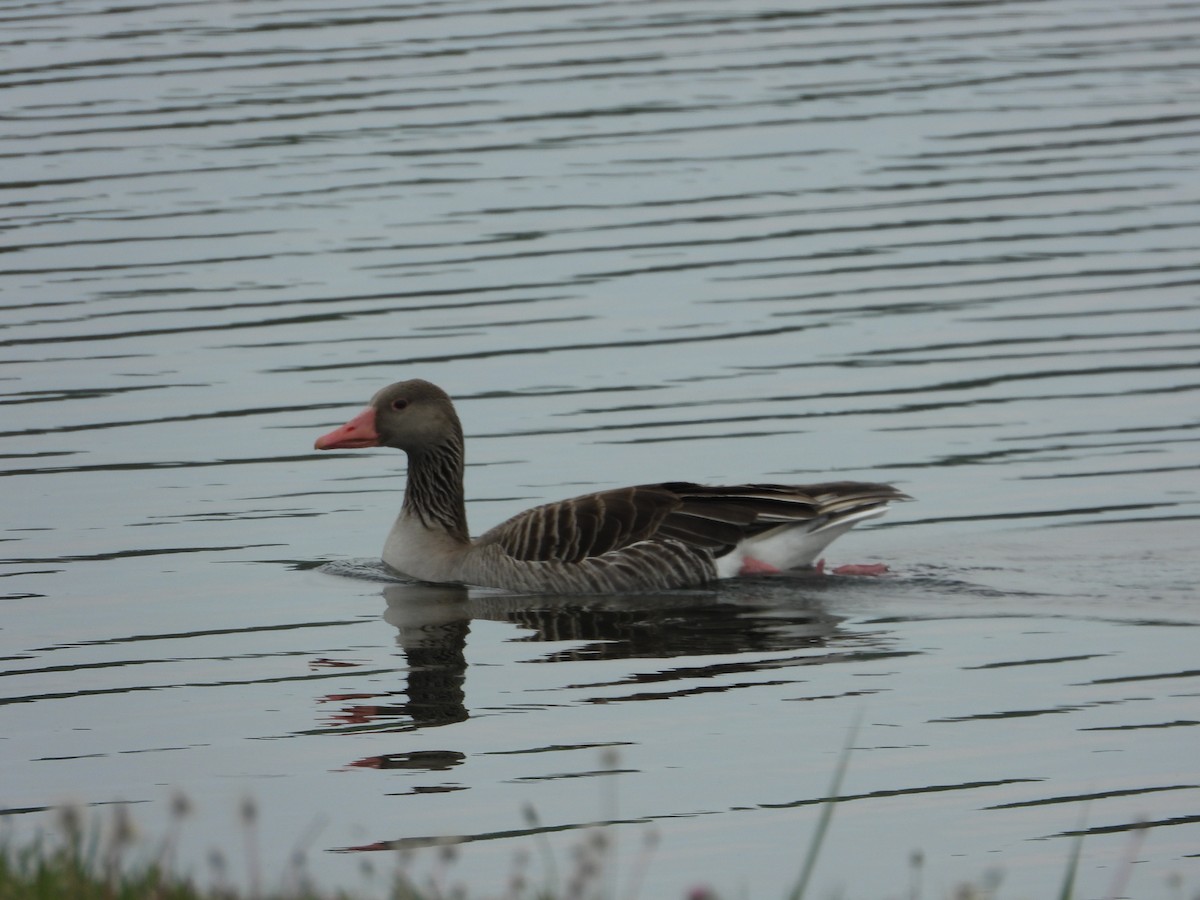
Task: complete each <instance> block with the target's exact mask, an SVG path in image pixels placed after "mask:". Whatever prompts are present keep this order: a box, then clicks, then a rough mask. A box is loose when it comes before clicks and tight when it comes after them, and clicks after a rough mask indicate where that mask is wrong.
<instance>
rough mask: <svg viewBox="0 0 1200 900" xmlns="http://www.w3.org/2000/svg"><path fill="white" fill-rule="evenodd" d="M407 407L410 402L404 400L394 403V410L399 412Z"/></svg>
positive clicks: (394, 401)
mask: <svg viewBox="0 0 1200 900" xmlns="http://www.w3.org/2000/svg"><path fill="white" fill-rule="evenodd" d="M406 406H408V401H407V400H405V399H403V398H401V399H399V400H393V401H392V409H394V410H397V411H399V410H402V409H404V408H405V407H406Z"/></svg>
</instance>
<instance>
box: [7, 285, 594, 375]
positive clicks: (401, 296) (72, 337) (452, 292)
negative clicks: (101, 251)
mask: <svg viewBox="0 0 1200 900" xmlns="http://www.w3.org/2000/svg"><path fill="white" fill-rule="evenodd" d="M583 283H585V282H583V281H582V280H581V279H571V280H570V281H569V282H567V281H557V282H556V281H551V282H535V283H530V284H505V285H496V286H490V287H488V286H482V287H475V288H472V287H466V288H445V289H438V288H431V289H429V290H428V291H402V292H397V291H388V292H386V293H381V294H355V295H350V296H345V297H338V296H332V297H304V298H295V299H287V300H269V301H257V302H247V303H222V304H202V305H195V306H187V307H181V308H179V310H178V311H179V312H182V313H197V312H222V311H225V310H242V309H254V308H276V307H284V308H290V307H293V306H308V305H320V306H325V305H329V306H336V305H337V304H341V303H355V302H371V301H379V302H380V303H388V304H389V305H388V306H386V307H383V308H381V309H357V310H349V311H337V310H331V311H327V312H314V313H306V314H304V315H300V316H287V317H277V318H264V319H255V320H251V321H247V322H215V323H202V324H197V325H191V326H188V325H184V326H175V327H172V328H148V329H139V330H130V331H113V332H102V333H100V334H66V335H58V336H55V337H30V338H10V339H7V340H3V341H0V347H13V346H23V345H27V344H47V343H54V342H57V341H69V342H86V341H92V340H98V341H106V340H118V339H124V338H131V337H157V336H159V335H163V334H179V333H185V332H189V331H228V330H235V329H241V328H253V327H256V326H270V325H274V324H280V323H284V324H286V323H301V324H311V323H314V322H325V321H330V318H329V317H331V316H332V317H334V318H341V319H354V318H359V317H361V316H372V315H388V314H391V313H397V312H416V311H422V310H427V309H431V308H437V309H438V310H439V311H440V310H445V309H472V308H477V307H493V306H532V305H534V304H538V303H555V302H560V301H563V300H569V299H573V295H570V294H557V295H550V296H542V297H535V296H523V297H505V298H500V299H495V300H463V301H459V302H457V303H447V302H444V301H442V300H440V299H438V300H435V299H434V298H442V297H450V296H459V295H471V294H477V293H479V294H482V293H502V292H507V291H521V290H537V289H540V288H547V287H557V288H562V287H566V286H568V285H569V286H571V287H578V286H579V285H581V284H583ZM162 293H165V294H166V295H167V296H171V295H173V294H174V293H175V292H174V291H173V290H171V289H169V288H168V289H164V291H163V292H162ZM415 298H421V299H424V300H426V301H427V302H425V303H422V304H408V305H405V306H397V305H395V302H396V301H397V300H405V299H415ZM104 299H105V300H107V299H110V298H104ZM111 299H125V298H122V297H116V298H111ZM169 312H170V309H158V310H146V311H144V313H143V312H142V311H138V312H137V313H134V312H114V313H100V314H97V315H88V316H76V317H72V318H70V319H62V320H59V321H64V322H88V321H91V320H92V319H96V318H107V317H110V316H123V315H135V314H138V315H140V314H145V315H158V314H164V313H169ZM318 342H319V341H318ZM233 346H241V345H233ZM244 346H270V344H261V345H260V344H253V345H244ZM115 358H119V357H115Z"/></svg>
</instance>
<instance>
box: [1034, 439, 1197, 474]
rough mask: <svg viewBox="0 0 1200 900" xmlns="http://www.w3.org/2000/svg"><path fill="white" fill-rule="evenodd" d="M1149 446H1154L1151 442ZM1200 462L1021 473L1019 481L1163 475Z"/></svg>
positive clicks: (1194, 466)
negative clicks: (1186, 464) (1104, 469)
mask: <svg viewBox="0 0 1200 900" xmlns="http://www.w3.org/2000/svg"><path fill="white" fill-rule="evenodd" d="M1148 446H1154V445H1153V444H1150V445H1148ZM1198 469H1200V463H1197V464H1194V465H1190V466H1149V467H1145V468H1138V469H1109V470H1107V471H1098V472H1058V473H1056V474H1054V475H1020V476H1018V477H1017V481H1045V480H1050V479H1055V478H1112V477H1116V476H1118V475H1162V474H1165V473H1167V472H1195V471H1196V470H1198Z"/></svg>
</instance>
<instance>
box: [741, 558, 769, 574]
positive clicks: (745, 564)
mask: <svg viewBox="0 0 1200 900" xmlns="http://www.w3.org/2000/svg"><path fill="white" fill-rule="evenodd" d="M738 574H739V575H778V574H779V569H777V568H775V566H773V565H771V564H770V563H766V562H763V561H762V560H761V559H755V558H754V557H753V556H747V557H745V558H744V559H743V560H742V567H741V568H740V569H738Z"/></svg>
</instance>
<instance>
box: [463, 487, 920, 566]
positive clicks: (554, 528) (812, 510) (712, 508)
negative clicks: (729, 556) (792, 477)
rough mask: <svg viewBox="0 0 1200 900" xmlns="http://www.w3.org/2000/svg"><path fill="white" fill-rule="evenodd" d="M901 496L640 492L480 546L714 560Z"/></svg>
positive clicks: (871, 492) (566, 556) (568, 509)
mask: <svg viewBox="0 0 1200 900" xmlns="http://www.w3.org/2000/svg"><path fill="white" fill-rule="evenodd" d="M909 499H911V498H910V497H909V496H908V495H907V494H904V493H903V492H901V491H899V490H897V489H896V488H894V487H892V486H891V485H887V484H872V483H866V482H853V481H835V482H827V483H823V484H811V485H786V484H743V485H732V486H730V485H724V486H709V485H700V484H692V483H690V482H681V481H676V482H666V483H663V484H646V485H638V486H636V487H629V488H621V489H618V490H612V491H602V492H600V493H595V494H586V495H584V496H581V497H574V498H572V499H570V500H562V501H559V502H557V503H547V504H544V505H542V506H537V507H534V508H533V509H530V510H527V511H526V512H523V513H520V514H519V515H517V516H514V517H513V518H511V519H509V520H508V521H506V522H502V523H501V524H500V525H497V526H496V527H495V528H493V529H492V530H491V531H488V532H487V533H486V534H484V535H483V536H482V537H480V539H479V543H481V544H485V543H486V544H498V545H500V548H501V549H502V550H503V551H504V553H505V554H506V555H507V556H509V557H510V558H512V559H516V560H527V561H531V562H544V561H551V560H557V561H560V562H566V563H576V562H580V561H582V560H585V559H591V558H595V557H599V556H603V555H604V554H606V553H612V552H614V551H618V550H622V549H624V548H627V547H630V546H631V545H633V544H637V543H639V542H645V541H673V542H677V543H679V544H681V545H683V546H685V547H690V548H693V549H694V550H696V551H700V552H702V553H705V554H709V555H711V556H712V557H719V556H722V555H724V554H725V553H728V552H729V551H731V550H732V549H733V548H734V547H736V546H737V545H738V544H739V543H740V542H741V541H743V540H746V539H747V538H752V537H755V536H757V535H761V534H763V533H765V532H767V531H772V530H774V529H778V528H788V527H791V526H803V527H805V528H806V529H807V530H819V529H825V528H829V527H831V526H832V525H836V524H837V523H838V522H839V521H843V520H846V519H858V518H863V517H866V516H867V515H868V514H869V512H870V511H871V510H876V509H879V508H881V507H884V506H886V505H887V504H888V503H890V502H891V501H894V500H909Z"/></svg>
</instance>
